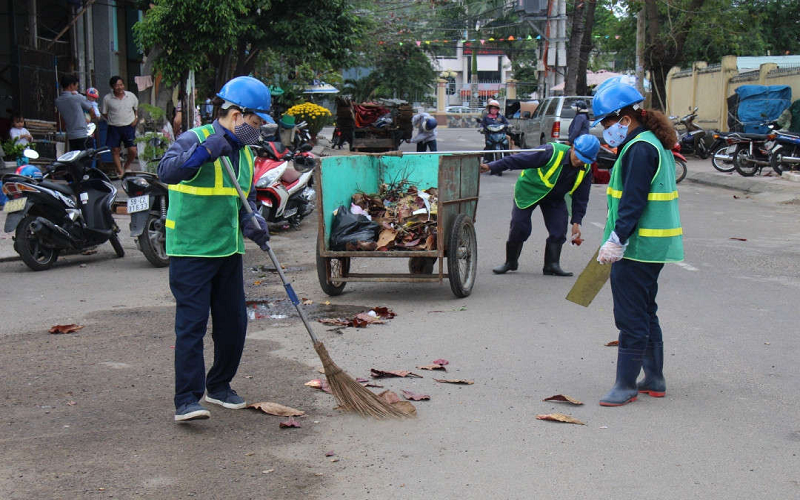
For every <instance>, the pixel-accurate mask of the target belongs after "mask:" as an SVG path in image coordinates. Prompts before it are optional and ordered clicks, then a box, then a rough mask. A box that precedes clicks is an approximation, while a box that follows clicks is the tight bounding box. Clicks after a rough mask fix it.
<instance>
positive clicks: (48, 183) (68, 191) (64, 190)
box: [39, 181, 75, 196]
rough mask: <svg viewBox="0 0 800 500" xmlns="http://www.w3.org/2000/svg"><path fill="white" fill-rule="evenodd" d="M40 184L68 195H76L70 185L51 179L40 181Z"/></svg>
mask: <svg viewBox="0 0 800 500" xmlns="http://www.w3.org/2000/svg"><path fill="white" fill-rule="evenodd" d="M39 185H40V186H42V187H43V188H47V189H52V190H53V191H58V192H59V193H61V194H65V195H67V196H75V193H73V192H72V189H70V187H69V186H67V185H64V184H58V183H57V182H51V181H39Z"/></svg>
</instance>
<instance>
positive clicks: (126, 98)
mask: <svg viewBox="0 0 800 500" xmlns="http://www.w3.org/2000/svg"><path fill="white" fill-rule="evenodd" d="M108 85H109V86H110V87H111V90H112V92H111V93H110V94H106V95H105V96H103V106H102V114H103V117H105V119H106V120H107V121H108V132H107V133H106V146H108V147H110V148H111V156H112V158H113V159H114V168H116V170H117V175H118V176H119V177H122V175H123V174H124V173H125V171H126V170H128V169H129V168H130V166H131V163H132V162H133V159H134V158H135V157H136V144H135V142H136V129H135V127H136V123H137V122H138V121H139V118H138V110H139V99H137V98H136V96H135V95H134V94H133V92H128V91H127V90H125V82H123V81H122V78H121V77H120V76H116V75H115V76H112V77H111V79H110V80H109V81H108ZM120 144H124V145H125V147H126V148H127V149H128V157H127V158H125V165H124V166H123V165H122V162H121V161H120V157H119V155H120Z"/></svg>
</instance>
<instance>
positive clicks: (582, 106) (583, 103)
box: [572, 99, 589, 113]
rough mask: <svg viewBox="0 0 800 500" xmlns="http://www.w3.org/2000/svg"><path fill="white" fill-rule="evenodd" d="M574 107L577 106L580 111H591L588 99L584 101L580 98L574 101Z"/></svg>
mask: <svg viewBox="0 0 800 500" xmlns="http://www.w3.org/2000/svg"><path fill="white" fill-rule="evenodd" d="M572 107H573V108H575V110H576V111H577V112H578V113H588V112H589V105H588V104H586V101H584V100H583V99H578V100H576V101H573V102H572Z"/></svg>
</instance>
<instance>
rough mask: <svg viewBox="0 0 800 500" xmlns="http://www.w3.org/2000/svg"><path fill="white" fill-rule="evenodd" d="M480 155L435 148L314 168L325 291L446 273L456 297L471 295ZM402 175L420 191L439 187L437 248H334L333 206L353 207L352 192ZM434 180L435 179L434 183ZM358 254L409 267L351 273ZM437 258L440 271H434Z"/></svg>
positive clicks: (334, 160)
mask: <svg viewBox="0 0 800 500" xmlns="http://www.w3.org/2000/svg"><path fill="white" fill-rule="evenodd" d="M481 154H482V152H476V153H475V154H469V155H464V154H461V155H447V154H435V153H430V154H406V155H402V154H391V155H357V156H335V157H327V158H323V159H322V162H321V165H320V166H319V167H318V168H317V170H316V172H315V176H316V177H315V185H316V187H317V192H318V196H319V205H320V212H319V213H320V216H319V233H318V237H317V251H316V262H317V276H318V278H319V282H320V287H321V288H322V290H323V291H324V292H325V293H327V294H328V295H339V294H341V293H342V291H343V290H344V287H345V284H346V283H347V282H405V283H434V282H438V283H442V281H443V280H444V279H445V278H447V279H448V280H449V281H450V288H451V290H452V291H453V293H454V294H455V295H456V296H457V297H466V296H468V295H469V294H470V293H471V292H472V287H473V286H474V284H475V276H476V273H477V261H478V253H477V240H476V237H475V227H474V221H475V214H476V213H477V209H478V194H479V185H480V157H481ZM400 174H402V178H403V179H407V180H409V182H411V183H412V184H414V185H416V186H417V187H418V188H419V189H420V190H424V189H427V188H429V187H436V188H437V189H438V194H439V196H438V207H437V228H436V229H437V233H436V234H437V241H436V250H430V251H424V250H414V251H400V250H390V251H383V252H381V251H333V250H329V248H328V241H329V234H330V228H329V226H330V223H331V221H332V220H333V211H334V210H335V209H336V208H337V207H338V206H339V205H342V204H346V206H349V204H350V200H349V197H350V196H352V195H353V194H355V193H357V192H367V193H369V192H377V190H378V188H379V186H380V184H381V183H383V182H386V181H389V182H391V181H392V180H396V179H397V177H396V176H397V175H400ZM393 175H394V176H395V177H392V176H393ZM326 176H327V177H326ZM434 179H435V181H434ZM434 182H435V183H436V184H435V186H432V184H433V183H434ZM343 183H344V185H342V184H343ZM425 184H429V185H425ZM356 257H364V258H405V259H409V271H410V272H409V273H408V274H399V273H351V272H350V260H351V259H353V258H356ZM445 258H447V272H446V273H445V267H444V266H445V263H444V259H445ZM437 261H438V264H439V266H438V272H437V273H434V272H433V271H434V266H435V263H436V262H437Z"/></svg>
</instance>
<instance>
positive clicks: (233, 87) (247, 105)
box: [217, 76, 272, 113]
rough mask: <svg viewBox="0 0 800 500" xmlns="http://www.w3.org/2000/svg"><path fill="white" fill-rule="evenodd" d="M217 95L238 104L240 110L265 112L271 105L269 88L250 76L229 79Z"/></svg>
mask: <svg viewBox="0 0 800 500" xmlns="http://www.w3.org/2000/svg"><path fill="white" fill-rule="evenodd" d="M217 97H219V98H220V99H223V100H225V101H228V102H230V103H233V104H235V105H237V106H239V107H240V108H242V111H253V112H256V111H259V112H263V113H266V112H268V111H269V108H270V106H271V105H272V97H271V96H270V93H269V88H267V86H266V85H264V83H263V82H261V80H258V79H256V78H253V77H252V76H237V77H236V78H234V79H233V80H230V81H229V82H228V83H226V84H225V85H223V86H222V89H221V90H220V91H219V93H218V94H217ZM223 107H225V106H224V105H223Z"/></svg>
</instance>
